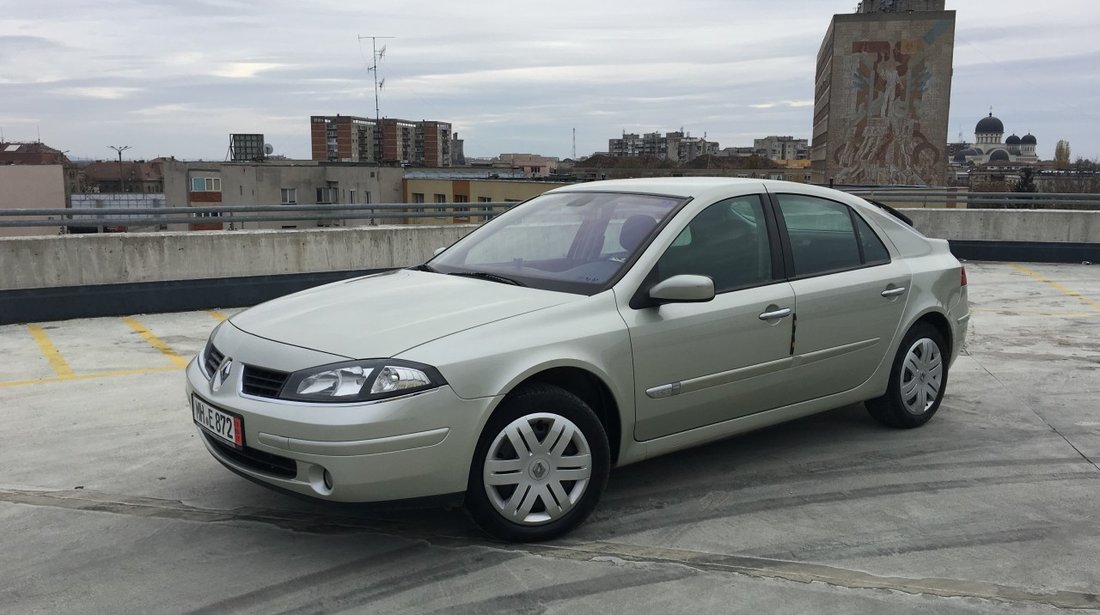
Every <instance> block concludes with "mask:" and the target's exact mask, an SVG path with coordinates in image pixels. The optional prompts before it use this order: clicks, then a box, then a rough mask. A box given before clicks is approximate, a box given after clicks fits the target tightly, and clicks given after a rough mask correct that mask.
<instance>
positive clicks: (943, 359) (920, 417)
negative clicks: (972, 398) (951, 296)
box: [865, 322, 948, 429]
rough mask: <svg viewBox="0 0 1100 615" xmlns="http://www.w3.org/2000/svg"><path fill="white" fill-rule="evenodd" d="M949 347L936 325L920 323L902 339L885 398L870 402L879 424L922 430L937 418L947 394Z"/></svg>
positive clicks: (870, 409) (867, 403) (872, 414)
mask: <svg viewBox="0 0 1100 615" xmlns="http://www.w3.org/2000/svg"><path fill="white" fill-rule="evenodd" d="M947 363H948V354H947V343H946V342H945V341H944V339H943V335H941V334H940V332H939V331H938V330H937V329H936V328H935V327H933V326H932V325H930V324H928V323H924V322H920V323H917V324H916V325H914V326H913V327H912V328H911V329H909V332H908V333H906V334H905V337H904V338H902V340H901V344H900V345H899V346H898V351H897V354H896V355H895V356H894V363H893V367H892V368H891V370H890V384H889V386H888V387H887V388H886V394H885V395H883V396H882V397H878V398H876V399H872V400H870V401H868V402H866V404H865V405H866V406H867V411H868V412H870V413H871V416H873V417H874V418H875V419H876V420H877V421H878V422H880V423H882V424H883V425H886V426H888V427H894V428H897V429H912V428H913V427H920V426H921V425H924V424H925V423H927V422H928V420H929V419H931V418H932V415H934V414H936V410H939V407H940V402H941V401H943V394H944V391H945V390H947Z"/></svg>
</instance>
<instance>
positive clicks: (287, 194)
mask: <svg viewBox="0 0 1100 615" xmlns="http://www.w3.org/2000/svg"><path fill="white" fill-rule="evenodd" d="M279 192H280V193H281V194H282V198H283V205H295V204H297V203H298V189H297V188H283V189H282V190H280V191H279Z"/></svg>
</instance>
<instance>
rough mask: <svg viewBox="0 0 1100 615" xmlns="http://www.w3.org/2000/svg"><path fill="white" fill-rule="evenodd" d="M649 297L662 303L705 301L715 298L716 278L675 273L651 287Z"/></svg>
mask: <svg viewBox="0 0 1100 615" xmlns="http://www.w3.org/2000/svg"><path fill="white" fill-rule="evenodd" d="M649 298H650V299H653V300H654V301H656V302H657V303H658V304H660V303H703V302H706V301H710V300H711V299H714V280H711V279H710V278H708V277H707V276H705V275H686V274H685V275H674V276H672V277H671V278H669V279H667V280H663V281H661V282H658V283H657V284H655V285H654V286H653V288H651V289H649Z"/></svg>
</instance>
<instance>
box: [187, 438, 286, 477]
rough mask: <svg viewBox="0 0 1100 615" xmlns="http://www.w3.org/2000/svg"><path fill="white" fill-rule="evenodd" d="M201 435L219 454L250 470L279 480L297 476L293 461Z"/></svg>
mask: <svg viewBox="0 0 1100 615" xmlns="http://www.w3.org/2000/svg"><path fill="white" fill-rule="evenodd" d="M202 435H203V437H204V438H206V441H207V442H209V443H210V444H211V446H213V447H214V448H216V449H218V453H219V454H221V455H223V456H225V457H228V458H229V459H231V460H233V461H234V462H236V463H239V464H241V465H242V466H244V467H246V468H248V469H250V470H255V471H256V472H261V473H263V474H270V475H272V476H279V477H281V478H294V477H295V476H297V475H298V464H297V462H295V461H294V460H293V459H287V458H286V457H280V456H278V455H272V454H271V453H265V452H263V451H258V450H256V449H254V448H249V447H247V446H246V447H244V448H243V449H239V448H234V447H232V446H230V445H229V444H226V443H225V442H222V441H221V440H219V439H217V438H216V437H215V436H212V435H210V434H208V433H206V432H203V434H202Z"/></svg>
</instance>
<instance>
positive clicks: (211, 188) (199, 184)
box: [191, 177, 222, 192]
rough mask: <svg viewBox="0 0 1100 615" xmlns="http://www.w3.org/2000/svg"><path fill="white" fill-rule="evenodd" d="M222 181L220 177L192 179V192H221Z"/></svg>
mask: <svg viewBox="0 0 1100 615" xmlns="http://www.w3.org/2000/svg"><path fill="white" fill-rule="evenodd" d="M221 191H222V180H221V178H220V177H192V178H191V192H221Z"/></svg>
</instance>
